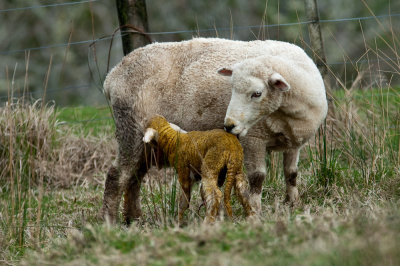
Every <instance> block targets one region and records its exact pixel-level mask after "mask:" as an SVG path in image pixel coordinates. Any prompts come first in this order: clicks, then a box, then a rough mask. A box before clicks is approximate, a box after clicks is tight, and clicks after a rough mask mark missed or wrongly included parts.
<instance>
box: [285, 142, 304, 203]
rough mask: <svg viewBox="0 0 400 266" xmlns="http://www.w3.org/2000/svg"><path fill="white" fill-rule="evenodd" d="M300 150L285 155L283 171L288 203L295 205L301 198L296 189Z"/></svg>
mask: <svg viewBox="0 0 400 266" xmlns="http://www.w3.org/2000/svg"><path fill="white" fill-rule="evenodd" d="M299 152H300V149H299V148H298V149H292V150H288V151H285V152H284V153H283V171H284V174H285V181H286V199H285V201H286V202H289V203H291V204H293V203H295V202H296V201H297V199H298V198H299V192H298V190H297V187H296V179H297V163H298V161H299Z"/></svg>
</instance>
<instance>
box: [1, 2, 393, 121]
mask: <svg viewBox="0 0 400 266" xmlns="http://www.w3.org/2000/svg"><path fill="white" fill-rule="evenodd" d="M92 3H93V4H97V5H101V4H103V3H102V1H101V0H82V1H70V2H64V3H52V4H43V5H33V6H25V7H13V8H7V9H0V15H1V14H3V13H7V12H18V11H27V12H29V11H30V10H32V9H38V8H43V9H45V8H46V9H50V8H63V7H66V6H73V5H80V4H92ZM399 17H400V13H393V14H382V15H376V16H360V17H348V18H337V19H321V20H319V23H322V24H328V23H344V22H351V21H356V22H361V21H366V20H372V21H376V22H377V23H380V20H383V19H398V18H399ZM310 23H315V21H310V20H309V21H295V22H288V23H279V24H265V25H244V26H232V27H215V28H201V29H195V30H192V29H185V30H175V31H158V32H147V33H146V34H147V35H148V36H150V37H153V36H166V35H176V34H199V33H206V32H210V33H213V32H214V33H215V32H216V33H218V32H224V31H229V32H232V31H243V30H247V31H249V30H255V29H258V30H261V29H267V28H279V27H293V26H301V25H307V24H310ZM122 34H127V33H126V32H122ZM120 37H121V34H117V35H107V36H103V37H99V38H92V39H88V40H81V41H74V42H71V41H69V42H64V43H53V44H51V43H50V44H47V45H40V46H34V47H21V48H16V49H9V50H2V51H0V55H3V56H7V55H13V54H19V53H25V54H26V53H27V52H31V51H39V50H47V49H58V48H69V47H71V46H77V47H79V49H85V50H88V51H90V50H91V49H93V47H94V49H95V45H96V44H98V43H101V42H107V41H112V40H113V38H120ZM89 53H90V52H89ZM94 53H95V51H94ZM94 56H96V54H94ZM88 57H89V54H88ZM396 60H397V58H390V57H387V58H379V59H369V58H368V59H359V58H352V59H346V60H343V62H328V63H327V65H328V66H332V67H336V66H342V65H349V64H351V65H359V64H364V63H368V64H370V63H385V62H386V63H393V62H395V61H396ZM92 61H93V62H94V63H95V64H97V59H96V58H94V59H93V60H92ZM91 67H92V68H97V70H98V65H94V66H90V64H89V68H91ZM107 69H108V67H107ZM90 71H92V70H91V69H90ZM91 75H92V76H93V75H94V74H93V73H91ZM98 79H99V81H98V82H97V84H95V85H96V86H97V88H99V89H100V90H101V86H102V84H101V83H102V82H101V81H102V80H101V79H102V77H101V75H100V74H99V78H98ZM90 87H91V84H79V83H78V84H71V85H69V86H63V87H60V88H57V87H55V88H50V89H47V90H46V94H61V95H62V94H63V93H65V92H66V91H71V90H85V89H89V88H90ZM43 92H44V90H35V92H29V93H26V94H25V93H21V92H13V94H12V96H13V97H27V98H29V97H34V96H36V97H37V96H39V97H40V95H41V93H42V94H43ZM9 100H10V95H8V94H7V95H5V94H3V95H0V103H3V104H4V103H5V102H7V101H9ZM100 119H101V120H105V119H111V117H102V118H100ZM98 120H99V118H96V119H93V120H82V121H75V122H76V123H88V122H92V121H98ZM75 122H71V123H75ZM65 123H70V122H65Z"/></svg>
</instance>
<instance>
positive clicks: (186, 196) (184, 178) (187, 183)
mask: <svg viewBox="0 0 400 266" xmlns="http://www.w3.org/2000/svg"><path fill="white" fill-rule="evenodd" d="M189 175H190V170H189V169H188V168H184V169H179V170H178V178H179V184H180V186H181V190H182V191H181V195H180V198H179V211H178V221H179V224H182V220H183V214H184V212H185V211H186V210H187V208H189V202H190V191H191V188H192V182H191V179H190V176H189Z"/></svg>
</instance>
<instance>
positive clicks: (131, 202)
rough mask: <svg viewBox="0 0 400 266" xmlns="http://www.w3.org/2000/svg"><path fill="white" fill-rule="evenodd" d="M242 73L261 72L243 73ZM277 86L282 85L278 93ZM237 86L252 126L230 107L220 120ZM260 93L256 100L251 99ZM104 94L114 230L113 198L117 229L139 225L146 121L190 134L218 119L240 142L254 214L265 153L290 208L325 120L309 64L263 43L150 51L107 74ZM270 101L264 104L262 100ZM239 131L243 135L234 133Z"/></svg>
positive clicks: (108, 204)
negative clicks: (303, 160)
mask: <svg viewBox="0 0 400 266" xmlns="http://www.w3.org/2000/svg"><path fill="white" fill-rule="evenodd" d="M252 60H254V61H252ZM280 64H282V66H280ZM246 65H254V66H255V65H259V66H260V67H259V68H255V67H252V71H253V72H246V71H244V70H245V69H246ZM262 66H264V67H262ZM283 66H284V68H283ZM224 69H225V70H224ZM241 69H242V70H241ZM219 70H220V71H219ZM229 70H233V72H232V73H233V75H232V76H229V72H230V71H229ZM221 74H223V75H221ZM240 84H241V85H240ZM282 84H287V85H289V86H284V87H283V89H282V90H281V89H279V88H280V85H282ZM239 85H240V86H239ZM246 85H249V89H251V90H252V92H251V95H248V98H247V100H248V101H249V102H250V101H254V106H253V107H251V110H253V111H254V117H253V118H251V119H253V120H252V121H250V120H249V121H248V122H246V121H244V119H243V120H241V119H240V117H241V115H242V113H243V116H247V115H248V110H250V109H249V108H250V105H249V104H245V102H243V103H241V104H235V103H232V104H231V105H230V107H229V108H230V109H229V110H228V115H227V118H226V119H225V115H226V113H227V108H228V105H229V102H230V100H231V94H232V91H233V95H236V93H237V92H239V91H240V92H244V90H241V88H243V86H246ZM289 87H290V89H288V88H289ZM236 88H237V90H236ZM258 90H259V91H258ZM260 91H261V92H262V96H261V97H260V98H257V97H253V98H251V96H252V95H253V94H254V93H255V96H257V95H258V93H259V92H260ZM249 92H250V91H249ZM104 93H105V95H106V96H107V98H108V99H109V100H110V104H111V106H112V109H113V115H114V120H115V125H116V138H117V142H118V156H117V159H116V161H115V162H114V164H113V166H111V167H110V169H109V171H108V174H107V178H106V182H105V189H104V197H103V206H102V208H101V215H102V216H103V217H105V218H107V219H109V220H110V221H111V222H115V221H116V217H117V213H118V208H119V204H120V200H121V197H122V194H124V197H125V204H124V216H125V222H127V223H129V222H130V221H131V220H132V219H137V218H139V217H140V216H141V207H140V195H139V191H140V186H141V182H142V179H143V176H144V175H145V174H146V172H147V167H146V157H145V152H144V144H143V142H142V138H143V135H144V132H145V128H146V126H147V123H148V121H149V120H150V118H151V117H153V116H154V115H155V114H160V115H163V116H164V117H165V118H166V119H167V120H168V121H170V122H172V123H174V124H179V125H180V126H181V127H182V128H184V129H186V130H189V131H193V130H203V131H204V130H210V129H216V128H217V129H218V128H219V129H223V128H224V119H225V126H226V128H227V130H232V133H234V134H241V135H242V136H241V137H240V142H241V144H242V146H243V150H244V163H245V168H246V175H247V178H248V181H249V185H250V196H249V197H250V203H251V205H252V206H253V207H254V208H255V210H256V211H257V212H259V211H260V208H261V191H262V183H263V181H264V179H265V176H266V164H265V157H266V152H267V150H279V151H283V153H284V156H283V159H284V173H285V179H286V188H287V192H286V199H287V201H288V202H289V203H294V202H296V200H297V198H298V192H297V187H296V176H297V161H298V156H299V151H300V148H301V147H302V146H303V145H304V143H305V142H307V140H309V139H310V138H311V137H312V136H313V135H314V133H315V131H316V130H317V129H318V127H319V125H320V124H321V123H322V121H323V119H324V118H325V116H326V111H327V101H326V96H325V88H324V84H323V82H322V78H321V75H320V73H319V71H318V69H317V67H316V66H315V64H314V63H313V61H312V60H311V58H309V57H308V56H307V54H306V53H305V52H304V51H303V50H302V49H301V48H300V47H298V46H296V45H293V44H290V43H286V42H279V41H272V40H266V41H251V42H243V41H232V40H225V39H218V38H210V39H207V38H195V39H193V40H189V41H183V42H175V43H154V44H150V45H147V46H145V47H142V48H139V49H136V50H135V51H133V52H132V53H130V54H129V55H127V56H125V57H124V58H123V60H122V61H121V62H120V63H119V64H118V65H117V66H115V67H114V68H113V69H112V71H111V72H110V73H109V74H108V75H107V77H106V80H105V82H104ZM240 95H244V94H240ZM269 96H271V99H272V102H271V101H267V99H268V98H269ZM261 98H262V99H261ZM232 99H237V98H235V96H234V97H233V98H232ZM257 99H259V100H262V102H263V103H265V104H261V103H260V104H259V103H258V102H257ZM274 100H276V102H275V101H274ZM234 102H237V101H236V100H234ZM269 105H270V106H269ZM246 110H247V111H246ZM246 119H247V118H246ZM245 124H246V130H245V131H244V130H241V128H242V126H243V125H245ZM236 126H238V127H236ZM230 127H232V128H231V129H230ZM235 127H236V128H235ZM246 133H247V134H246Z"/></svg>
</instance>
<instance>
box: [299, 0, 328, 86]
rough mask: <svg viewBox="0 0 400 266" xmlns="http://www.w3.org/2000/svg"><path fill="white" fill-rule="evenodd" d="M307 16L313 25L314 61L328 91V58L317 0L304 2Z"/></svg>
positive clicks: (309, 29) (311, 26) (311, 37)
mask: <svg viewBox="0 0 400 266" xmlns="http://www.w3.org/2000/svg"><path fill="white" fill-rule="evenodd" d="M304 3H305V9H306V15H307V18H308V20H309V21H311V23H309V24H308V32H309V36H310V41H311V48H312V50H313V54H314V56H313V57H314V61H315V63H316V64H317V67H318V69H319V71H320V72H321V75H322V78H323V79H324V83H325V87H326V90H327V91H329V90H330V83H329V76H328V67H327V65H326V56H325V51H324V43H323V40H322V34H321V27H320V25H319V12H318V5H317V0H304Z"/></svg>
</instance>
